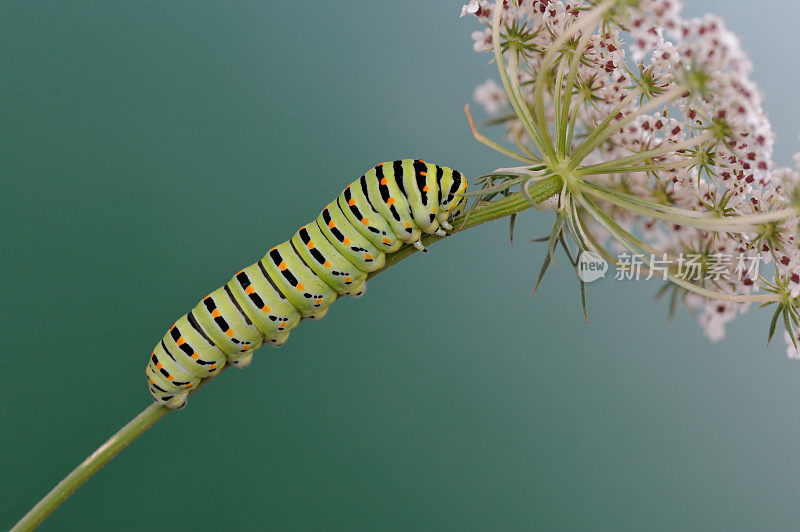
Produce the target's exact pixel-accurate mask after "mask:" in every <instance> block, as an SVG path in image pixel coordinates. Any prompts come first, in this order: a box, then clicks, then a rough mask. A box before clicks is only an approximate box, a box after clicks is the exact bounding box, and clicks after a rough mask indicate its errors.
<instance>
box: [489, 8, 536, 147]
mask: <svg viewBox="0 0 800 532" xmlns="http://www.w3.org/2000/svg"><path fill="white" fill-rule="evenodd" d="M494 10H495V12H494V18H493V19H492V47H493V49H494V60H495V62H496V63H497V70H498V72H499V73H500V81H502V82H503V88H505V91H506V94H507V95H508V102H509V103H510V104H511V107H512V108H513V109H514V113H515V114H516V115H517V118H519V120H520V122H522V126H523V127H524V128H525V130H526V131H527V132H528V135H529V136H530V138H531V140H533V142H534V144H536V147H537V149H538V150H539V151H540V152H541V153H545V152H544V149H543V148H542V143H541V139H540V137H539V133H538V131H537V130H536V127H535V126H534V124H533V123H532V122H528V121H526V118H525V115H523V114H522V109H523V108H525V110H526V111H528V104H527V103H525V100H524V99H523V100H522V101H519V100H518V99H517V93H516V92H514V91H513V90H512V85H511V81H510V80H509V78H508V71H507V70H506V65H505V62H504V61H503V50H502V48H501V46H500V14H501V13H502V11H503V1H502V0H498V1H497V2H496V3H495V6H494ZM516 82H517V84H519V80H516ZM528 116H530V111H528Z"/></svg>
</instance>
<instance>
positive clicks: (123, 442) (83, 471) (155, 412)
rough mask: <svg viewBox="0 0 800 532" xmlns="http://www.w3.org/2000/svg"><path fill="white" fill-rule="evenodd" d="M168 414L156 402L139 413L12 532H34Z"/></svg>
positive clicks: (66, 478) (53, 490)
mask: <svg viewBox="0 0 800 532" xmlns="http://www.w3.org/2000/svg"><path fill="white" fill-rule="evenodd" d="M169 411H170V410H169V408H167V407H166V406H161V405H157V404H155V403H153V404H151V405H150V406H148V407H147V408H145V409H144V410H142V413H141V414H139V415H138V416H136V417H135V418H133V419H132V420H131V421H130V422H129V423H128V424H127V425H125V426H124V427H122V428H121V429H119V431H118V432H117V433H116V434H114V435H113V436H111V437H110V438H109V439H108V441H106V442H105V443H104V444H103V445H101V446H100V447H98V448H97V450H96V451H95V452H93V453H92V454H91V455H89V457H88V458H87V459H86V460H84V461H83V462H82V463H81V464H80V465H79V466H78V467H76V468H75V469H74V470H73V471H72V472H71V473H70V474H69V475H67V476H66V477H64V479H63V480H62V481H61V482H59V483H58V484H57V485H56V487H55V488H53V489H52V490H51V491H50V493H48V494H47V495H45V497H44V498H43V499H42V500H41V501H39V502H38V503H36V506H34V507H33V508H31V510H30V511H29V512H28V513H27V514H25V516H24V517H23V518H22V519H20V521H19V522H18V523H17V524H16V525H14V528H12V529H11V532H22V531H28V530H33V529H34V528H36V527H37V526H39V524H40V523H41V522H42V521H44V519H45V518H46V517H47V516H48V515H50V513H51V512H52V511H53V510H55V509H56V508H58V506H59V505H60V504H61V503H62V502H64V501H65V500H66V499H67V497H69V496H70V495H72V493H73V492H74V491H75V490H76V489H78V488H79V487H80V486H81V484H83V483H84V482H86V481H87V480H89V478H90V477H91V476H92V475H94V474H95V473H97V471H98V470H99V469H100V468H101V467H103V466H104V465H106V464H107V463H108V461H109V460H111V459H112V458H114V457H115V456H116V455H117V453H119V452H120V451H121V450H122V449H124V448H125V447H127V446H128V444H129V443H131V442H132V441H133V440H135V439H136V438H138V437H139V436H140V435H141V434H142V433H143V432H144V431H146V430H147V429H149V428H150V427H152V426H153V425H154V424H155V422H156V421H158V420H159V419H161V418H162V417H164V416H165V415H166V414H167V413H168V412H169Z"/></svg>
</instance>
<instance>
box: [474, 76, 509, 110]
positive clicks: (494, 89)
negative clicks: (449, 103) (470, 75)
mask: <svg viewBox="0 0 800 532" xmlns="http://www.w3.org/2000/svg"><path fill="white" fill-rule="evenodd" d="M472 98H473V99H474V100H475V103H477V104H479V105H482V106H483V108H484V109H485V110H486V114H490V115H494V114H497V113H498V112H499V111H500V109H502V108H503V106H504V105H505V104H506V102H507V100H506V93H505V91H504V90H503V88H502V87H501V86H500V85H498V84H497V82H495V81H494V80H493V79H487V80H486V81H485V82H483V83H481V84H480V85H478V86H477V87H475V92H474V93H473V95H472Z"/></svg>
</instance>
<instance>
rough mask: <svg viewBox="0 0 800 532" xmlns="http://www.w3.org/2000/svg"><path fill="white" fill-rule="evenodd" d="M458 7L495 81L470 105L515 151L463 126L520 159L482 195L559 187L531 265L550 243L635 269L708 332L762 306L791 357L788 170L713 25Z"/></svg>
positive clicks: (665, 9) (616, 3) (539, 7)
mask: <svg viewBox="0 0 800 532" xmlns="http://www.w3.org/2000/svg"><path fill="white" fill-rule="evenodd" d="M461 15H462V16H465V15H471V16H473V17H476V18H477V19H478V21H479V22H480V23H481V24H482V25H483V26H484V27H483V29H480V30H477V31H474V32H473V33H472V39H473V41H474V49H475V51H477V52H487V53H490V54H492V56H493V61H494V62H495V63H496V66H497V68H498V71H499V78H500V82H501V83H500V84H498V83H496V82H494V81H491V80H489V81H487V82H486V83H484V84H481V85H479V86H478V88H477V89H476V91H475V100H476V101H477V102H478V103H480V104H482V105H483V106H484V108H485V109H486V112H487V113H488V114H490V115H492V117H493V120H492V122H493V123H494V124H499V125H502V126H503V128H504V133H505V135H504V136H505V137H506V139H507V141H508V142H510V143H512V144H513V146H514V147H513V148H509V147H505V146H502V145H500V144H498V143H496V142H494V141H492V140H490V139H488V138H486V137H484V136H483V135H481V134H480V133H478V132H477V131H476V130H475V128H474V126H473V133H474V134H475V137H476V139H478V140H479V141H480V142H483V143H484V144H486V145H488V146H490V147H491V148H493V149H495V150H497V151H499V152H500V153H503V154H505V155H507V156H509V157H511V158H513V159H516V160H517V161H520V162H521V163H522V164H523V165H522V166H519V167H513V168H504V169H500V170H498V171H497V172H495V173H493V174H490V175H488V176H485V178H484V179H483V187H484V188H483V189H482V191H480V194H481V195H482V199H483V200H484V201H485V200H486V199H488V198H490V197H492V195H496V194H498V193H505V194H507V193H509V190H510V189H512V188H515V187H519V188H520V190H521V191H522V193H523V194H527V193H528V190H529V188H530V187H532V186H535V185H536V183H537V182H540V181H541V180H543V179H551V180H552V179H557V180H559V182H560V183H561V185H562V187H561V192H560V194H557V195H556V196H555V197H554V198H551V200H550V203H551V204H552V206H553V207H554V209H555V211H556V221H555V224H554V226H553V230H552V232H551V234H550V237H549V238H548V240H549V242H550V245H549V252H548V257H547V258H546V260H545V265H544V267H543V268H542V274H543V273H544V271H545V270H546V268H547V265H548V264H549V262H550V259H551V258H552V254H553V252H554V250H555V248H556V246H557V245H561V246H562V247H563V248H564V249H565V251H567V253H568V254H569V255H570V260H572V257H573V256H574V253H575V247H577V251H578V252H582V251H587V250H593V251H595V252H597V253H600V254H602V255H603V256H604V257H606V259H608V260H610V261H612V262H613V263H615V264H616V266H617V271H618V273H619V272H620V271H626V270H628V271H630V270H631V268H633V267H634V266H635V265H636V266H638V267H640V268H642V269H643V270H644V271H646V272H647V275H648V277H655V276H657V277H659V278H663V279H664V280H665V281H667V283H666V284H665V286H664V288H663V289H662V290H661V292H662V293H664V294H669V296H670V299H671V306H672V308H675V307H676V306H677V305H678V304H680V303H683V304H684V305H686V306H687V307H688V308H689V310H690V311H691V312H692V313H693V314H694V315H696V316H697V318H698V319H699V321H700V323H701V324H702V325H703V327H704V329H705V331H706V333H707V335H708V336H709V337H710V338H711V339H712V340H717V339H719V338H722V337H723V336H724V333H725V325H726V324H727V323H728V322H730V321H731V320H733V319H734V318H735V317H736V316H737V315H738V314H740V313H742V312H745V311H746V310H747V309H748V308H749V307H750V304H751V303H756V304H759V305H761V306H771V307H773V309H774V315H773V320H772V324H771V327H770V330H769V333H768V337H769V338H772V336H773V334H774V332H775V330H776V327H777V325H778V324H781V325H782V326H783V327H784V328H785V335H784V336H785V338H786V340H787V349H788V353H789V356H790V357H792V358H800V351H798V344H799V343H800V332H798V326H799V325H800V313H799V312H798V306H800V299H799V297H800V276H798V274H800V240H798V215H800V189H799V188H798V183H800V172H798V170H797V169H794V170H791V169H785V168H776V167H775V165H774V164H773V161H772V149H773V142H774V135H773V133H772V130H771V127H770V124H769V121H768V120H767V117H766V115H765V113H764V111H763V109H762V106H761V95H760V93H759V91H758V89H757V87H756V86H755V84H754V83H753V82H752V81H751V79H750V77H749V76H750V72H751V64H750V61H749V60H748V58H747V56H746V54H745V53H744V52H743V51H742V49H741V46H740V44H739V40H738V39H737V38H736V36H735V35H734V34H733V33H731V32H730V31H729V30H728V29H727V28H726V26H725V23H724V22H723V21H722V20H721V19H719V18H717V17H715V16H711V15H706V16H704V17H700V18H689V19H684V18H681V4H680V3H679V2H678V1H676V0H605V1H589V0H587V1H584V2H580V1H578V2H574V1H570V2H568V3H565V2H561V1H558V0H515V1H511V0H505V1H503V0H499V1H497V2H495V3H489V2H487V1H484V0H471V1H470V2H469V3H468V4H466V5H465V6H464V7H463V9H462V13H461ZM467 112H468V114H469V110H468V109H467ZM470 123H471V117H470ZM798 163H799V164H800V159H798ZM567 240H570V241H571V242H572V244H571V245H568V243H567ZM570 249H572V251H570ZM574 264H576V262H574ZM540 280H541V275H540ZM537 285H538V282H537ZM581 293H582V294H583V284H582V283H581ZM584 306H585V305H584Z"/></svg>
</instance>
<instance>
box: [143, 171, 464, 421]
mask: <svg viewBox="0 0 800 532" xmlns="http://www.w3.org/2000/svg"><path fill="white" fill-rule="evenodd" d="M466 190H467V179H466V178H465V177H463V176H462V175H461V174H460V173H459V172H457V171H455V170H452V169H450V168H447V167H445V166H438V165H435V164H432V163H426V162H424V161H421V160H418V159H404V160H398V161H392V162H384V163H380V164H378V165H377V166H375V167H374V168H372V169H371V170H369V171H368V172H365V173H364V174H363V175H362V176H360V177H359V178H358V179H356V180H355V181H353V182H352V183H350V184H349V185H348V186H347V187H345V189H344V190H343V191H342V193H341V194H340V195H339V196H338V197H337V198H336V199H335V200H334V201H332V202H331V203H329V204H328V205H327V206H325V208H323V209H322V212H320V214H319V216H318V217H317V218H316V219H315V220H312V221H311V222H309V223H307V224H305V225H303V226H302V227H301V228H300V229H298V231H297V232H296V233H295V234H294V235H293V236H292V238H290V239H289V240H287V241H286V242H283V243H281V244H278V245H277V246H275V247H273V248H271V249H270V250H269V251H268V252H267V254H266V255H265V256H264V257H263V258H262V259H261V260H260V261H258V262H256V263H254V264H251V265H250V266H248V267H246V268H244V269H242V270H240V271H239V272H237V273H236V275H234V276H233V277H232V278H231V279H230V281H229V282H228V283H227V284H225V285H224V286H222V287H220V288H218V289H217V290H215V291H213V292H212V293H210V294H209V295H207V296H206V297H204V298H203V299H202V300H200V302H199V303H198V304H197V306H195V307H194V308H193V309H192V310H191V311H190V312H189V313H188V314H185V315H184V316H182V317H181V318H180V319H178V321H176V322H175V324H174V325H173V326H172V327H170V329H169V330H168V331H167V333H166V334H165V335H164V338H163V339H162V340H161V341H160V342H159V343H158V344H157V345H156V347H155V349H153V352H152V353H151V355H150V359H149V360H148V363H147V368H146V369H145V373H146V375H147V380H148V386H149V389H150V393H151V394H152V396H153V398H154V399H155V401H156V402H157V403H159V404H163V405H165V406H167V407H169V408H181V407H183V406H184V405H185V404H186V399H187V397H188V395H189V393H190V392H191V391H192V389H194V388H195V387H197V385H198V384H199V383H200V381H201V380H202V379H207V378H210V377H213V376H215V375H217V374H218V373H219V372H220V371H222V369H223V368H224V367H225V366H226V365H227V364H233V365H235V366H238V367H244V366H247V365H248V364H249V363H250V362H251V360H252V357H253V351H254V350H255V349H257V348H258V347H260V346H261V345H262V344H270V345H272V346H275V347H277V346H280V345H281V344H283V343H284V342H285V341H286V340H287V339H288V338H289V334H290V332H291V330H292V329H293V328H294V327H296V326H297V325H298V324H299V323H300V322H301V321H302V320H304V319H319V318H322V317H323V316H324V315H325V314H326V313H327V312H328V308H329V307H330V305H331V303H333V302H334V301H336V299H338V298H339V297H340V296H350V297H358V296H360V295H361V294H363V293H364V290H365V289H366V279H367V274H368V273H369V272H373V271H376V270H378V269H380V268H381V267H383V265H384V264H385V261H386V254H387V253H392V252H394V251H397V250H398V249H399V248H400V247H401V246H402V245H403V244H411V245H414V246H416V247H417V248H418V249H421V250H424V247H423V246H422V243H421V241H420V238H421V236H422V235H423V234H426V233H427V234H438V235H442V236H444V235H446V233H445V232H444V230H451V229H452V226H451V225H450V224H449V222H448V220H451V219H453V218H455V217H456V216H458V215H459V214H460V213H461V212H463V210H464V207H465V205H466V197H465V196H464V193H465V192H466Z"/></svg>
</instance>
